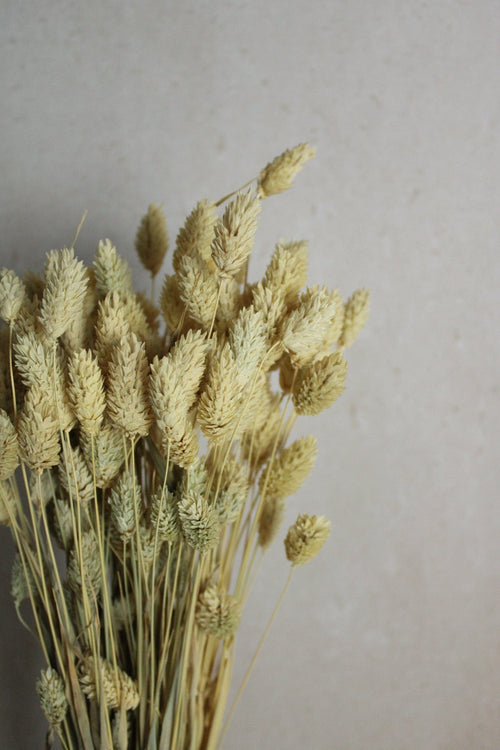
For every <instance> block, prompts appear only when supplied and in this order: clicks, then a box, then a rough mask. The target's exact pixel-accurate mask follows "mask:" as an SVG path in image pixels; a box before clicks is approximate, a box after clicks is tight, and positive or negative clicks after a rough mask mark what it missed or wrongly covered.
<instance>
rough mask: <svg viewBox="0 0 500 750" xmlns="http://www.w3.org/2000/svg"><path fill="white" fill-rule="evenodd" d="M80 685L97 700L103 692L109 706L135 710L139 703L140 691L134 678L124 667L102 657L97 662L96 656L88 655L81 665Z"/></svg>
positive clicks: (90, 696)
mask: <svg viewBox="0 0 500 750" xmlns="http://www.w3.org/2000/svg"><path fill="white" fill-rule="evenodd" d="M80 685H81V688H82V690H83V692H84V693H85V695H86V696H87V697H88V698H89V700H93V701H95V700H97V696H98V695H100V694H101V688H102V700H103V701H104V704H105V706H107V708H115V709H119V708H122V707H123V708H124V709H125V711H130V710H133V709H134V708H137V706H138V705H139V692H138V690H137V685H136V683H135V682H134V680H133V679H132V678H131V677H130V676H129V675H128V674H126V673H125V672H124V671H123V670H122V669H120V668H117V670H115V668H114V666H113V665H112V664H110V662H109V661H106V659H103V658H102V657H101V658H100V659H99V661H98V662H96V659H95V657H94V656H91V655H89V656H86V657H85V659H84V660H83V663H82V665H81V667H80Z"/></svg>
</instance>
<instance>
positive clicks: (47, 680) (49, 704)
mask: <svg viewBox="0 0 500 750" xmlns="http://www.w3.org/2000/svg"><path fill="white" fill-rule="evenodd" d="M36 690H37V693H38V697H39V699H40V705H41V707H42V710H43V712H44V714H45V716H46V718H47V721H48V722H49V725H50V726H51V727H52V729H56V730H58V729H59V727H60V726H61V724H62V722H63V721H64V717H65V716H66V713H67V710H68V699H67V698H66V694H65V691H64V682H63V680H62V677H61V676H60V674H59V673H58V672H57V671H56V670H55V669H52V667H47V668H46V669H42V672H41V674H40V677H39V678H38V681H37V683H36Z"/></svg>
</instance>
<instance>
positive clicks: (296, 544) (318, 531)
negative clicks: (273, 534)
mask: <svg viewBox="0 0 500 750" xmlns="http://www.w3.org/2000/svg"><path fill="white" fill-rule="evenodd" d="M330 528H331V523H330V521H327V519H326V518H325V516H308V515H305V514H304V515H299V516H297V520H296V521H295V523H294V524H293V526H290V528H289V530H288V534H287V535H286V538H285V552H286V556H287V558H288V560H290V562H291V563H292V565H293V566H297V565H305V563H306V562H309V560H312V558H313V557H316V555H317V554H318V552H319V551H320V549H321V548H322V546H323V545H324V543H325V542H326V540H327V539H328V537H329V536H330Z"/></svg>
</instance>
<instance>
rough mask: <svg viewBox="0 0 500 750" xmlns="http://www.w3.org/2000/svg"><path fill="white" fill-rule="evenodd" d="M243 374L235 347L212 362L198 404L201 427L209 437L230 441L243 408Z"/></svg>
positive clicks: (225, 348)
mask: <svg viewBox="0 0 500 750" xmlns="http://www.w3.org/2000/svg"><path fill="white" fill-rule="evenodd" d="M240 378H241V373H240V372H239V371H238V367H237V365H236V362H235V359H234V356H233V353H232V351H231V347H230V346H229V344H225V346H224V347H223V348H222V351H221V352H220V354H214V355H213V356H212V357H211V359H210V366H209V369H208V374H207V381H206V385H205V388H204V390H203V392H202V394H201V396H200V399H199V402H198V415H197V417H198V423H199V425H200V427H201V431H202V432H203V434H204V435H205V437H207V438H209V439H210V440H213V441H214V442H218V441H220V440H223V439H224V438H226V437H228V436H229V435H230V434H231V431H232V429H233V427H234V424H235V421H236V419H237V417H238V409H239V407H240V404H241V386H240Z"/></svg>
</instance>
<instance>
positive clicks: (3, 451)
mask: <svg viewBox="0 0 500 750" xmlns="http://www.w3.org/2000/svg"><path fill="white" fill-rule="evenodd" d="M18 452H19V448H18V445H17V434H16V430H15V428H14V425H13V424H12V422H11V421H10V418H9V415H8V414H7V412H5V411H4V410H3V409H0V481H2V480H3V479H8V478H9V477H10V476H12V474H13V473H14V472H15V470H16V468H17V465H18V463H19V461H18Z"/></svg>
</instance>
